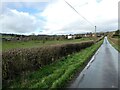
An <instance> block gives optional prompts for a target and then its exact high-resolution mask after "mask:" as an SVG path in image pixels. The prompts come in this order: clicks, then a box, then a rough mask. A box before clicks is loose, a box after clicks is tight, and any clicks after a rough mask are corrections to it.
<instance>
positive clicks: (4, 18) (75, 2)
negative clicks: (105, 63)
mask: <svg viewBox="0 0 120 90" xmlns="http://www.w3.org/2000/svg"><path fill="white" fill-rule="evenodd" d="M66 1H67V2H68V3H69V4H71V5H72V6H73V7H74V8H75V9H76V10H77V11H78V12H79V14H80V15H81V16H80V15H78V14H77V13H76V12H75V11H74V10H73V9H72V8H71V7H70V6H69V5H68V4H66V3H65V1H64V0H46V1H45V2H2V3H1V4H2V9H0V33H1V32H2V33H16V34H32V33H35V34H50V35H51V34H52V35H54V34H76V33H86V32H94V26H97V32H100V31H113V30H116V29H118V1H119V0H66ZM83 17H84V18H86V19H87V20H88V21H89V22H90V23H92V25H91V24H90V23H88V22H87V21H86V20H85V19H84V18H83Z"/></svg>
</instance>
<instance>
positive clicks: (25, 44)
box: [2, 38, 92, 51]
mask: <svg viewBox="0 0 120 90" xmlns="http://www.w3.org/2000/svg"><path fill="white" fill-rule="evenodd" d="M87 40H92V39H91V38H81V39H74V40H59V41H57V40H51V41H42V40H41V41H38V40H37V41H35V40H33V41H16V42H13V41H3V42H2V51H7V50H10V49H15V48H32V47H41V46H47V45H53V44H63V43H73V42H81V41H87Z"/></svg>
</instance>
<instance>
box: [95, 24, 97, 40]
mask: <svg viewBox="0 0 120 90" xmlns="http://www.w3.org/2000/svg"><path fill="white" fill-rule="evenodd" d="M96 39H97V35H96V26H95V41H96Z"/></svg>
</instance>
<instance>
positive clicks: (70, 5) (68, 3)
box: [64, 0, 94, 26]
mask: <svg viewBox="0 0 120 90" xmlns="http://www.w3.org/2000/svg"><path fill="white" fill-rule="evenodd" d="M64 1H65V0H64ZM65 2H66V3H67V4H68V5H69V6H70V7H71V8H72V9H73V10H74V11H75V12H76V13H77V14H78V15H80V16H81V17H82V18H83V19H84V20H86V21H87V22H88V23H89V24H90V25H92V26H94V25H93V24H92V23H91V22H90V21H88V20H87V19H86V18H85V17H84V16H82V15H81V14H80V13H79V12H78V11H77V10H76V9H75V8H74V7H73V6H72V5H70V4H69V3H68V2H67V1H65Z"/></svg>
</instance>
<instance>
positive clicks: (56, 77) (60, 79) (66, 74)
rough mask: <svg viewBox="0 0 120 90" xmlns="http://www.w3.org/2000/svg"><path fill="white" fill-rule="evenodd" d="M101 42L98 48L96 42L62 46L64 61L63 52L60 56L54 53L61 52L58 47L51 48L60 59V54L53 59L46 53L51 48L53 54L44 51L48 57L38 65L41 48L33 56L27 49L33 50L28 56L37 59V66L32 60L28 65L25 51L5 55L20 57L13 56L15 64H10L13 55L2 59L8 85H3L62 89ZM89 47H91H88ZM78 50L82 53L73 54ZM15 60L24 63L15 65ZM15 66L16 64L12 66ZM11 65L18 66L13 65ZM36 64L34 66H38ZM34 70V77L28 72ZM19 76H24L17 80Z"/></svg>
mask: <svg viewBox="0 0 120 90" xmlns="http://www.w3.org/2000/svg"><path fill="white" fill-rule="evenodd" d="M99 40H101V39H99ZM102 42H103V41H100V42H98V43H96V44H95V45H93V44H94V42H93V41H90V42H84V43H75V44H65V45H63V46H64V47H63V46H62V50H64V51H63V52H61V54H65V55H63V56H65V58H62V59H59V53H60V52H59V53H58V51H57V52H54V50H58V49H59V48H58V49H57V47H53V48H52V54H53V53H54V54H55V57H56V56H57V55H56V54H58V57H56V58H52V57H51V56H54V55H51V56H50V55H49V54H47V53H50V52H51V49H50V52H49V50H47V49H45V51H47V53H46V54H42V55H48V56H45V57H44V59H43V62H42V63H41V61H40V62H38V61H39V59H40V58H38V59H36V56H35V55H38V52H36V50H39V49H38V48H37V49H32V51H33V52H35V53H32V52H30V51H31V50H30V49H27V52H28V50H30V51H29V56H28V57H29V60H35V61H36V60H38V61H37V62H36V64H37V65H36V64H35V61H34V62H33V61H32V62H29V64H28V61H27V62H26V60H25V59H23V58H20V56H19V55H21V54H27V53H26V49H24V52H25V53H23V52H21V53H19V54H17V53H16V51H12V52H5V53H4V54H3V55H7V54H10V53H11V54H12V55H15V54H17V55H15V56H14V57H16V58H13V62H12V61H11V62H10V61H9V58H10V57H13V56H11V55H10V57H9V56H3V59H6V60H4V62H3V65H4V66H5V67H3V82H4V83H5V84H4V85H8V86H9V87H17V88H22V87H24V88H29V87H31V88H38V87H40V88H56V87H61V86H63V85H65V83H66V81H67V79H68V80H69V78H70V77H71V75H72V74H73V73H74V72H75V71H76V70H77V69H78V68H79V67H80V66H81V65H82V64H84V62H85V61H86V60H87V59H88V58H90V57H91V56H92V55H93V53H94V52H95V51H96V50H97V49H98V48H99V47H100V45H101V44H102ZM91 45H92V46H91ZM88 46H91V47H89V48H86V47H88ZM59 47H60V46H59ZM65 47H66V48H65ZM55 48H56V49H55ZM82 48H86V49H85V50H84V49H83V50H82V51H80V50H81V49H82ZM76 50H77V52H78V51H80V52H79V53H75V54H74V53H73V52H76ZM18 51H20V50H18ZM18 51H17V52H18ZM88 51H89V52H88ZM30 53H31V54H30ZM39 53H40V52H39ZM72 53H73V54H72ZM31 55H34V56H33V57H32V58H30V56H31ZM67 55H68V56H67ZM84 56H85V57H84ZM28 57H26V58H28ZM19 58H20V59H19ZM45 58H46V59H45ZM16 59H19V60H22V63H21V62H20V61H18V60H17V62H15V60H16ZM44 60H47V61H44ZM56 60H57V61H56ZM76 60H77V61H76ZM53 61H54V63H52V64H50V63H51V62H53ZM13 63H15V64H13ZM17 63H18V64H17ZM62 63H63V64H62ZM11 64H12V65H16V67H14V66H11ZM38 64H43V66H42V68H41V69H40V70H38V69H37V68H40V67H41V65H38ZM49 64H50V65H49ZM57 64H58V65H57ZM22 65H23V66H22ZM27 65H31V66H32V67H31V66H27ZM33 65H35V67H34V66H33ZM44 65H45V66H44ZM61 65H63V66H61ZM10 66H11V67H13V68H12V69H11V68H9V67H10ZM18 66H20V67H18ZM31 68H32V69H33V70H36V69H37V70H36V71H35V72H34V73H33V74H30V73H31V72H29V71H30V69H31ZM55 68H56V69H58V70H55ZM10 69H11V70H10ZM14 69H15V70H14ZM25 69H26V70H27V72H25V71H24V70H25ZM46 70H47V71H46ZM14 71H15V72H14ZM16 72H18V73H16ZM20 73H22V74H23V77H19V76H18V77H17V76H16V74H20ZM10 74H11V75H10ZM42 74H43V75H42ZM8 76H9V77H8ZM34 76H35V77H34ZM31 77H32V78H34V79H32V78H31ZM37 77H38V79H37V80H36V79H35V78H37ZM13 78H15V79H14V80H15V81H14V80H12V79H13ZM30 78H31V79H32V81H31V79H30ZM39 79H40V80H39ZM52 79H53V80H52ZM29 80H30V81H29ZM38 80H39V81H38ZM41 80H42V81H41ZM9 82H10V83H9ZM11 83H12V84H11ZM52 83H53V84H52ZM49 84H50V85H49ZM51 84H52V85H51Z"/></svg>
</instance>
